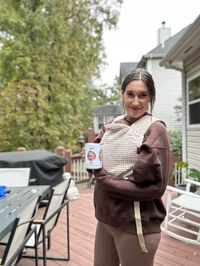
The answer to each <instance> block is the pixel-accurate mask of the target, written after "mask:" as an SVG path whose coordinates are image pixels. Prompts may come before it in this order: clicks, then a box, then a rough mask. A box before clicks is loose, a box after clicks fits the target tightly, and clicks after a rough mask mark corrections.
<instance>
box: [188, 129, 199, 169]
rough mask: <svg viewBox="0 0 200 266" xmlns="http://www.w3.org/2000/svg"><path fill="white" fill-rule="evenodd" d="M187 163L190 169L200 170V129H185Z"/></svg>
mask: <svg viewBox="0 0 200 266" xmlns="http://www.w3.org/2000/svg"><path fill="white" fill-rule="evenodd" d="M186 136H187V145H186V150H187V162H188V163H189V166H190V167H194V168H197V169H200V128H191V129H189V128H188V129H187V133H186Z"/></svg>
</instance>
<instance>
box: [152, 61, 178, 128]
mask: <svg viewBox="0 0 200 266" xmlns="http://www.w3.org/2000/svg"><path fill="white" fill-rule="evenodd" d="M160 61H161V59H155V58H153V59H148V62H147V70H148V71H149V72H150V73H151V74H152V76H153V78H154V81H155V86H156V103H155V106H154V110H153V115H154V116H155V117H158V118H160V119H162V120H164V121H165V123H166V124H167V128H168V130H181V122H179V121H177V115H176V113H175V109H174V107H175V106H176V105H177V104H180V102H179V101H178V99H179V98H180V97H181V88H182V84H181V83H182V82H181V73H180V72H179V71H176V70H172V69H166V68H164V67H160V66H159V63H160Z"/></svg>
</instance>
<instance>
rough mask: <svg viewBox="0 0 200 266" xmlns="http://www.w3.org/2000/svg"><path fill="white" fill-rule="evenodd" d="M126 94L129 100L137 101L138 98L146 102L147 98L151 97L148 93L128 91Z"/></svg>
mask: <svg viewBox="0 0 200 266" xmlns="http://www.w3.org/2000/svg"><path fill="white" fill-rule="evenodd" d="M125 94H126V96H127V97H128V98H129V99H135V98H136V97H137V98H138V100H140V101H142V100H146V99H147V97H149V93H148V92H140V93H133V92H131V91H127V92H125Z"/></svg>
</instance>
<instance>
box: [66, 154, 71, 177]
mask: <svg viewBox="0 0 200 266" xmlns="http://www.w3.org/2000/svg"><path fill="white" fill-rule="evenodd" d="M71 157H72V152H71V150H70V149H66V150H65V158H66V159H67V164H66V165H65V172H69V173H71V172H72V158H71Z"/></svg>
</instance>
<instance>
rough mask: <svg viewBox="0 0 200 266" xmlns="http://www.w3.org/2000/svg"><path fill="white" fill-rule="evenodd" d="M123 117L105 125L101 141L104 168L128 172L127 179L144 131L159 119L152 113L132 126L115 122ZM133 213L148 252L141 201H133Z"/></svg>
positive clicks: (138, 231)
mask: <svg viewBox="0 0 200 266" xmlns="http://www.w3.org/2000/svg"><path fill="white" fill-rule="evenodd" d="M123 117H124V115H123V116H119V117H116V118H115V119H114V121H113V122H112V123H111V124H107V125H105V128H106V132H105V134H104V136H103V138H102V140H101V143H102V144H103V146H102V147H103V148H102V154H103V168H104V169H105V170H106V171H107V172H109V173H111V174H114V175H121V174H123V173H126V174H125V176H124V179H125V180H126V179H127V177H126V176H127V175H128V174H130V173H131V172H132V171H133V167H134V164H135V162H136V160H137V157H138V154H137V148H139V147H140V146H141V144H142V141H143V138H144V133H145V132H146V130H147V128H148V127H149V126H150V125H151V124H152V123H153V122H154V121H156V120H158V119H157V118H154V117H152V116H151V115H145V116H143V117H142V118H141V119H139V120H138V121H136V122H135V123H133V124H132V125H131V126H128V125H126V124H123V123H115V122H116V121H117V120H121V119H123ZM107 158H109V160H108V159H107ZM127 182H128V181H127ZM133 215H134V217H135V224H136V232H137V237H138V242H139V245H140V247H141V250H142V251H143V252H148V251H147V249H146V246H145V240H144V235H143V230H142V221H141V213H140V203H139V201H135V202H134V203H133Z"/></svg>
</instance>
